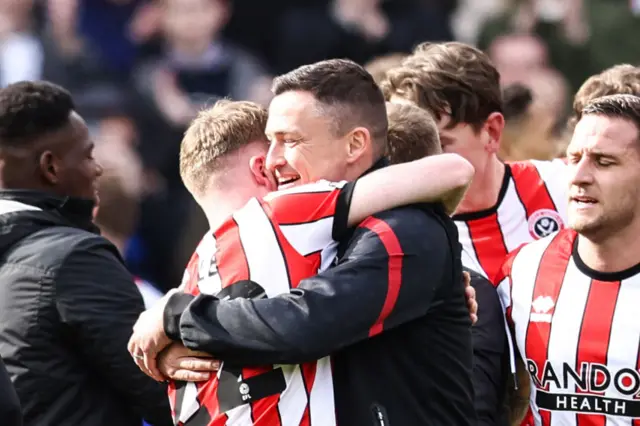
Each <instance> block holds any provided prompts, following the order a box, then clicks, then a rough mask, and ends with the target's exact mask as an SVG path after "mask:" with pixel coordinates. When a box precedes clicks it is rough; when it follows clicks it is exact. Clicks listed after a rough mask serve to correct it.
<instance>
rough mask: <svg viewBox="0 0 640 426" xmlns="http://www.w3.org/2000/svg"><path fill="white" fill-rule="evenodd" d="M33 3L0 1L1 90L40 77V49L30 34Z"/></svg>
mask: <svg viewBox="0 0 640 426" xmlns="http://www.w3.org/2000/svg"><path fill="white" fill-rule="evenodd" d="M32 7H33V0H0V87H4V86H7V85H9V84H11V83H15V82H18V81H22V80H37V79H39V78H40V77H41V75H42V63H43V55H44V54H43V50H42V45H41V44H40V41H39V40H38V38H37V37H36V36H35V35H34V34H33V32H32V18H31V9H32Z"/></svg>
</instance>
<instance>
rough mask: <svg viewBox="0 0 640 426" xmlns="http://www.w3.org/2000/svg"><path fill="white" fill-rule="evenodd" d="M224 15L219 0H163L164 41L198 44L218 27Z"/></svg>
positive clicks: (224, 7) (221, 26) (211, 37)
mask: <svg viewBox="0 0 640 426" xmlns="http://www.w3.org/2000/svg"><path fill="white" fill-rule="evenodd" d="M228 14H229V12H228V7H227V6H226V5H225V4H224V2H223V0H163V2H162V20H161V22H162V30H163V33H164V36H165V37H166V38H167V39H168V40H173V41H178V42H180V43H182V44H189V43H195V44H197V45H200V44H201V43H203V42H205V43H208V42H209V41H210V40H212V39H213V37H214V36H215V35H216V34H217V33H218V32H219V31H220V30H222V28H223V26H224V25H225V23H226V22H227V19H228V17H229V16H228Z"/></svg>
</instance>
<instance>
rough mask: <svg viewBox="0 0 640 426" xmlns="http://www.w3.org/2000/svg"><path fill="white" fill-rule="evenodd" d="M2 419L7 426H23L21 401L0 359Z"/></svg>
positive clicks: (0, 408) (0, 405) (0, 407)
mask: <svg viewBox="0 0 640 426" xmlns="http://www.w3.org/2000/svg"><path fill="white" fill-rule="evenodd" d="M0 419H2V424H3V425H7V426H22V409H21V408H20V400H18V395H17V394H16V390H15V389H14V388H13V384H12V383H11V380H10V379H9V374H7V369H6V368H5V366H4V363H3V362H2V358H0Z"/></svg>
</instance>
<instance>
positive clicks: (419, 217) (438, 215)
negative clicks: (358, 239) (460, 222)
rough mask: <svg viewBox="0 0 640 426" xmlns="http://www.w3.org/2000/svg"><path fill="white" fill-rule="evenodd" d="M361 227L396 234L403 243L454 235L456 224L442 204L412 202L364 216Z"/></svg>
mask: <svg viewBox="0 0 640 426" xmlns="http://www.w3.org/2000/svg"><path fill="white" fill-rule="evenodd" d="M360 228H366V229H368V230H369V231H371V232H373V233H375V234H378V235H382V236H386V235H393V236H394V238H397V240H399V241H400V242H401V244H403V245H404V244H417V245H420V246H422V245H425V244H426V245H429V243H431V242H433V241H443V239H444V238H447V237H448V235H455V236H456V240H457V231H456V226H455V224H454V223H453V221H452V220H451V219H450V218H449V217H448V216H446V214H445V213H444V211H443V210H442V208H441V206H437V205H430V204H424V205H411V206H402V207H397V208H394V209H391V210H385V211H383V212H380V213H377V214H375V215H373V216H370V217H369V218H367V219H365V221H363V222H362V223H361V224H360Z"/></svg>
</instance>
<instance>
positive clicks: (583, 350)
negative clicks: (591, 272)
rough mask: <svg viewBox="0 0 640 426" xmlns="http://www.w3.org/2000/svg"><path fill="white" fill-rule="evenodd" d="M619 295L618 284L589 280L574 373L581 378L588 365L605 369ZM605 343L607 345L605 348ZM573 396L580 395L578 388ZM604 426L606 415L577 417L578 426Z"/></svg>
mask: <svg viewBox="0 0 640 426" xmlns="http://www.w3.org/2000/svg"><path fill="white" fill-rule="evenodd" d="M619 292H620V281H618V282H605V281H598V280H591V287H590V288H589V295H588V296H587V304H586V306H585V310H584V314H583V316H582V326H581V329H580V337H579V339H578V354H577V357H576V371H577V372H578V374H579V375H581V372H580V370H581V369H582V366H583V365H585V367H586V366H587V365H590V364H600V365H607V352H608V351H609V339H610V337H611V326H612V325H613V314H614V312H615V309H616V302H617V301H618V293H619ZM604 342H607V343H606V345H605V344H604ZM583 363H584V364H583ZM585 377H586V374H585ZM576 392H578V393H582V392H581V390H580V389H578V388H577V387H576ZM591 393H594V394H595V393H600V394H601V395H604V393H603V392H593V391H591ZM606 422H607V419H606V416H605V415H598V414H576V424H577V426H605V424H606Z"/></svg>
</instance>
